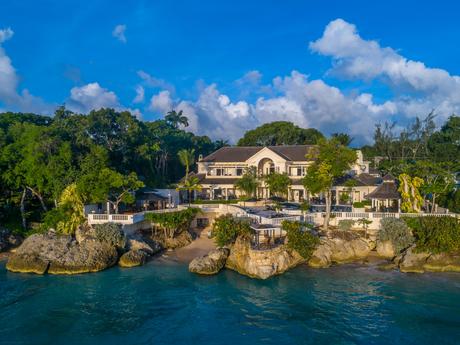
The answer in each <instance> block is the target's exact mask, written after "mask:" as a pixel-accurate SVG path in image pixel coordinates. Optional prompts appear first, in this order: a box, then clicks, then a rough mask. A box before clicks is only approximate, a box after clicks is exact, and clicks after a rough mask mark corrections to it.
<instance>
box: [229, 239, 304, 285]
mask: <svg viewBox="0 0 460 345" xmlns="http://www.w3.org/2000/svg"><path fill="white" fill-rule="evenodd" d="M304 261H305V259H304V258H302V257H301V256H300V254H299V253H297V252H296V251H294V250H291V249H289V248H287V246H285V245H281V246H278V247H275V248H273V249H269V250H257V249H252V248H251V243H250V241H248V240H245V239H243V238H241V237H239V238H237V240H236V242H235V243H234V244H233V245H232V247H231V248H230V255H229V256H228V258H227V261H226V263H225V267H226V268H229V269H232V270H234V271H237V272H239V273H240V274H244V275H247V276H249V277H252V278H259V279H267V278H269V277H271V276H274V275H277V274H281V273H283V272H285V271H287V270H288V269H290V268H292V267H295V266H297V265H298V264H300V263H302V262H304Z"/></svg>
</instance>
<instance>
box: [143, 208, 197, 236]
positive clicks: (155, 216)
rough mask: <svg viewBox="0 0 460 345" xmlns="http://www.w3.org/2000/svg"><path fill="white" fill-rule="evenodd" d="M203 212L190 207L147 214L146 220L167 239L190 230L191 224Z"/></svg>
mask: <svg viewBox="0 0 460 345" xmlns="http://www.w3.org/2000/svg"><path fill="white" fill-rule="evenodd" d="M200 212H201V210H200V209H198V208H193V207H189V208H187V209H185V210H181V211H174V212H162V213H146V214H145V219H146V220H150V221H151V222H152V223H153V224H154V225H155V226H158V227H159V228H161V229H162V230H163V231H164V235H165V238H174V237H175V236H176V235H177V234H180V233H181V232H183V231H186V230H188V229H189V227H190V224H191V222H192V221H193V219H195V217H196V215H197V214H198V213H200Z"/></svg>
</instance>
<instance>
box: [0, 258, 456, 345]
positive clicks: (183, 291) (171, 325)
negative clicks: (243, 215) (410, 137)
mask: <svg viewBox="0 0 460 345" xmlns="http://www.w3.org/2000/svg"><path fill="white" fill-rule="evenodd" d="M4 264H5V263H4V262H1V263H0V344H2V345H8V344H15V345H16V344H94V345H96V344H98V345H99V344H100V345H103V344H111V345H114V344H169V345H174V344H208V345H210V344H242V345H243V344H251V345H256V344H277V345H280V344H399V343H401V344H418V345H420V344H459V343H460V274H449V273H443V274H424V275H405V274H401V273H399V272H381V271H378V270H376V269H375V268H372V267H363V266H341V267H334V268H330V269H322V270H316V269H310V268H307V267H298V268H296V269H294V270H291V271H289V272H287V273H286V274H284V275H282V276H279V277H274V278H272V279H269V280H266V281H259V280H253V279H249V278H246V277H243V276H240V275H238V274H236V273H234V272H231V271H223V272H221V273H220V274H219V275H217V276H212V277H200V276H196V275H193V274H190V273H189V272H188V271H187V266H186V265H184V264H178V263H173V262H167V261H164V260H162V259H160V260H156V261H151V262H150V263H148V264H147V265H146V266H143V267H138V268H131V269H121V268H112V269H109V270H107V271H104V272H100V273H94V274H86V275H78V276H51V275H46V276H37V275H28V274H14V273H9V272H7V271H6V270H5V268H4Z"/></svg>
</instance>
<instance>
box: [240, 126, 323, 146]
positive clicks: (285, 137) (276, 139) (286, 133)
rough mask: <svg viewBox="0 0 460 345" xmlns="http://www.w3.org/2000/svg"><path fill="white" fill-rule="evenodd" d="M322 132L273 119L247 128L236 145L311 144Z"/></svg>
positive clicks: (316, 140)
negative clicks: (273, 120) (254, 127)
mask: <svg viewBox="0 0 460 345" xmlns="http://www.w3.org/2000/svg"><path fill="white" fill-rule="evenodd" d="M321 138H324V136H323V134H321V132H319V131H318V130H316V129H314V128H300V127H298V126H296V125H294V124H293V123H292V122H287V121H275V122H270V123H266V124H264V125H262V126H259V127H257V128H256V129H253V130H249V131H247V132H246V133H245V135H244V136H243V137H242V138H241V139H240V140H238V146H276V145H313V144H316V143H317V142H318V140H319V139H321Z"/></svg>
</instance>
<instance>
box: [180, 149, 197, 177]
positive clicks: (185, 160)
mask: <svg viewBox="0 0 460 345" xmlns="http://www.w3.org/2000/svg"><path fill="white" fill-rule="evenodd" d="M177 156H178V157H179V161H180V162H181V164H182V165H183V166H184V167H185V179H188V174H189V170H190V166H191V165H193V164H195V149H189V150H187V149H182V150H180V151H179V152H178V153H177Z"/></svg>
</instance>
